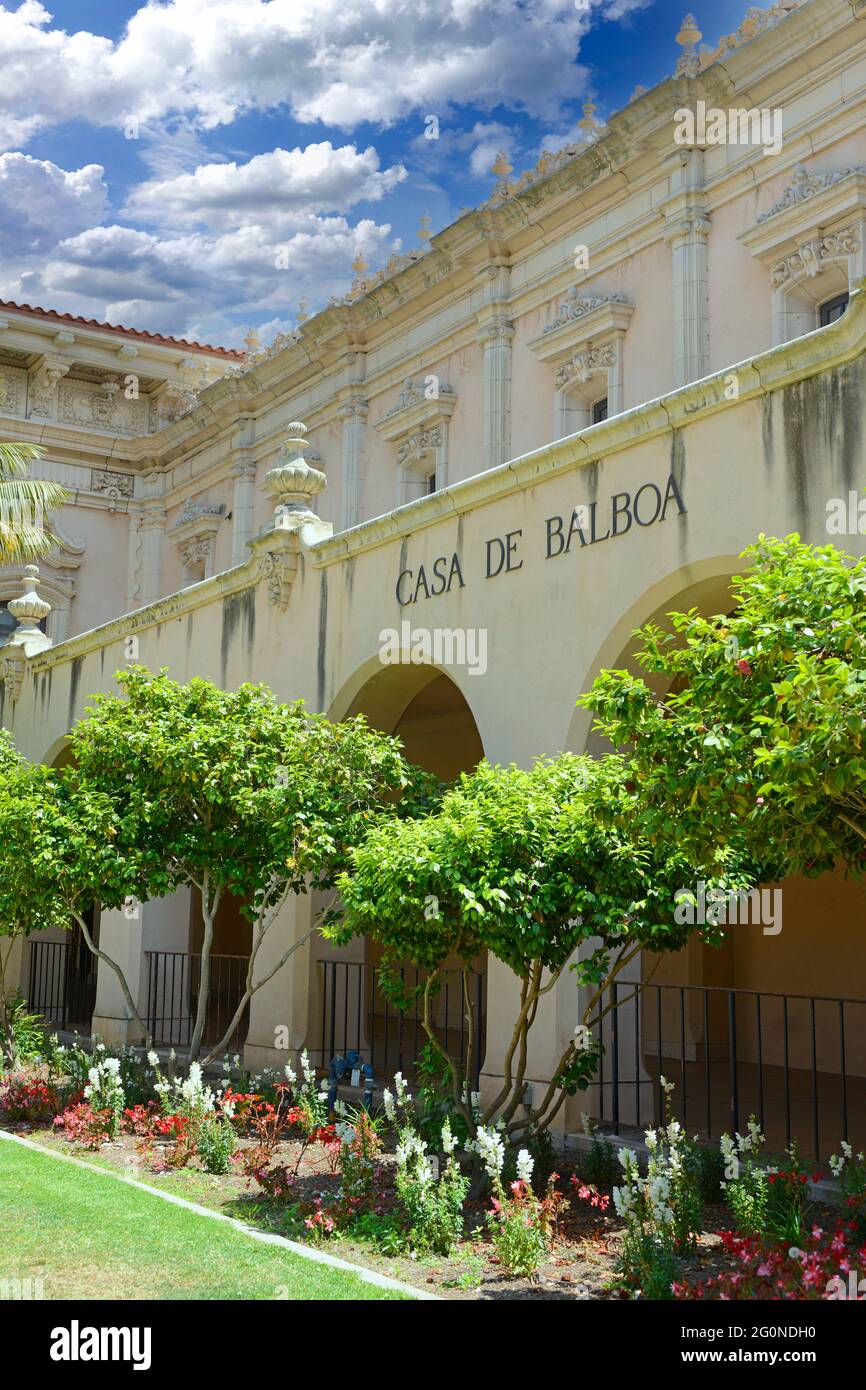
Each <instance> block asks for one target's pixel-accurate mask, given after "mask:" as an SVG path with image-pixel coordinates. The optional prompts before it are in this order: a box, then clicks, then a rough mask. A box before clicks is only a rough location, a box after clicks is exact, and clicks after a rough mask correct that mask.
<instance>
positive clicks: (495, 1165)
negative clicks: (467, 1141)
mask: <svg viewBox="0 0 866 1390" xmlns="http://www.w3.org/2000/svg"><path fill="white" fill-rule="evenodd" d="M472 1147H473V1148H474V1149H475V1150H476V1152H477V1153H478V1155H479V1157H480V1158H481V1162H482V1163H483V1164H484V1170H485V1172H486V1173H487V1176H488V1177H489V1178H493V1179H494V1180H495V1179H498V1178H500V1177H501V1175H502V1168H503V1165H504V1163H505V1145H504V1144H503V1142H502V1136H501V1135H500V1134H498V1133H497V1131H496V1130H495V1129H485V1128H484V1126H483V1125H479V1126H478V1129H477V1131H476V1134H475V1142H474V1144H473V1145H472Z"/></svg>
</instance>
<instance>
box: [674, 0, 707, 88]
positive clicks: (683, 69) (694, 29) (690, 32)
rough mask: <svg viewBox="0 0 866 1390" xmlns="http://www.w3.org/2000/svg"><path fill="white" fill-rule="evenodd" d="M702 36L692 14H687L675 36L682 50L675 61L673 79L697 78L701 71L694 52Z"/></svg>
mask: <svg viewBox="0 0 866 1390" xmlns="http://www.w3.org/2000/svg"><path fill="white" fill-rule="evenodd" d="M702 38H703V35H702V33H701V31H700V29H699V28H698V23H697V20H696V19H695V17H694V15H693V14H687V15H686V17H685V19H684V20H683V22H682V24H681V25H680V31H679V33H678V34H677V40H676V41H677V43H678V44H679V45H680V47H681V48H682V50H683V51H682V53H681V54H680V56H679V58H678V59H677V65H676V68H675V69H674V76H675V77H697V76H698V73H699V72H700V70H701V60H700V58H699V57H698V54H697V52H696V50H697V46H698V44H699V43H700V41H701V39H702Z"/></svg>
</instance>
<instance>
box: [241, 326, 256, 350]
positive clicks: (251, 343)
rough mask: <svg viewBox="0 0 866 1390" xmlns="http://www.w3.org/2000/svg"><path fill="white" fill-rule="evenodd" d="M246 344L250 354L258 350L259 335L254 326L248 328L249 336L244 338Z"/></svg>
mask: <svg viewBox="0 0 866 1390" xmlns="http://www.w3.org/2000/svg"><path fill="white" fill-rule="evenodd" d="M244 346H245V348H246V350H247V352H248V353H249V354H250V355H252V353H254V352H258V350H259V335H258V333H257V332H256V330H255V329H254V328H248V329H247V336H246V337H245V338H244Z"/></svg>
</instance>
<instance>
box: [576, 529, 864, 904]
mask: <svg viewBox="0 0 866 1390" xmlns="http://www.w3.org/2000/svg"><path fill="white" fill-rule="evenodd" d="M744 558H745V559H748V560H749V561H750V564H749V568H748V569H747V570H746V571H745V573H744V574H742V575H740V576H737V577H736V578H735V579H734V580H733V581H732V609H733V611H732V613H731V615H730V616H727V615H720V616H715V617H709V618H704V617H701V615H700V614H699V613H698V612H697V611H696V610H694V609H692V610H690V611H689V612H688V613H672V614H670V615H669V617H670V622H671V630H663V629H661V628H659V627H658V626H656V625H653V624H648V625H647V626H645V627H643V628H641V629H640V630H639V632H638V634H637V636H638V637H639V639H640V640H641V642H642V648H641V650H640V651H639V653H638V657H637V659H638V661H639V663H640V665H641V666H642V668H643V670H644V671H645V672H646V673H647V675H648V676H649V677H651V678H652V680H653V685H654V686H655V687H656V688H655V689H653V688H651V686H650V685H649V684H648V683H647V681H645V680H643V679H642V678H641V677H640V676H633V675H630V674H629V673H628V672H626V671H603V672H602V673H601V675H600V676H599V677H598V679H597V680H596V681H595V683H594V685H593V687H592V689H591V690H590V692H589V693H588V694H587V695H586V696H584V697H583V698H582V701H581V703H583V704H585V705H587V706H588V707H589V708H590V709H592V710H594V711H595V712H596V714H597V716H598V717H597V722H596V728H597V729H598V730H600V731H601V732H602V733H604V734H605V735H607V737H608V738H609V739H611V740H612V742H613V743H614V744H615V745H616V746H618V747H620V748H624V749H626V750H627V752H628V760H629V765H630V768H631V777H632V778H633V779H634V783H635V784H636V785H639V803H640V807H639V810H640V818H641V822H642V824H643V827H644V829H645V831H646V833H647V834H648V835H649V836H650V838H651V839H652V840H653V841H654V842H655V843H657V844H662V843H665V844H672V843H677V844H678V845H679V846H680V847H681V848H682V849H683V850H684V851H686V852H687V853H688V854H689V856H690V858H691V859H692V861H693V862H695V863H700V862H713V861H714V862H716V863H719V862H721V861H722V860H723V859H724V856H725V855H726V854H728V853H730V851H731V850H732V849H734V850H739V851H742V850H744V849H745V851H746V852H748V853H749V854H750V855H751V856H752V857H753V858H754V859H755V860H756V861H757V862H758V863H759V864H761V865H762V877H763V878H764V880H765V881H767V880H768V879H772V878H779V877H783V876H785V875H786V874H792V873H804V874H813V875H814V874H819V873H822V872H824V871H825V870H828V869H831V868H833V867H834V865H835V864H837V863H838V862H840V861H841V862H842V863H844V864H845V865H847V866H848V867H849V868H850V869H852V870H854V871H855V872H858V873H859V872H862V871H863V869H864V867H866V560H854V559H852V558H851V557H850V556H847V555H845V554H844V553H843V552H841V551H840V550H838V549H837V548H836V547H835V546H832V545H826V546H813V545H807V544H805V543H804V542H803V541H801V540H800V538H799V537H798V536H796V535H792V536H788V537H786V538H785V539H784V540H778V539H773V538H768V537H765V536H760V537H759V539H758V541H757V543H756V544H755V545H753V546H751V547H749V549H748V550H746V551H745V552H744ZM659 686H662V687H664V689H663V690H662V692H661V693H658V687H659Z"/></svg>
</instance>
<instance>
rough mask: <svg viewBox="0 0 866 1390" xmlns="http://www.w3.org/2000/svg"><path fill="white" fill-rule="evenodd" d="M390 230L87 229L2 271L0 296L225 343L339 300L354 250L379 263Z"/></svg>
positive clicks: (314, 221) (338, 226)
mask: <svg viewBox="0 0 866 1390" xmlns="http://www.w3.org/2000/svg"><path fill="white" fill-rule="evenodd" d="M390 230H391V229H390V227H389V226H388V225H387V224H383V225H380V224H377V223H375V222H373V221H370V220H368V219H365V220H363V221H361V222H359V223H358V224H357V225H356V226H351V225H350V224H349V223H348V222H347V221H346V219H345V218H343V217H328V218H324V217H317V216H316V215H314V214H312V213H310V214H307V215H306V217H305V218H304V225H303V226H302V227H301V228H300V229H299V230H297V231H296V232H295V233H294V234H293V235H292V236H290V237H288V238H286V239H285V240H284V241H283V242H282V243H280V244H277V243H275V241H274V238H273V237H272V236H271V235H269V234H268V233H267V232H265V231H264V229H263V228H261V227H258V226H250V227H245V228H240V229H238V230H236V231H232V232H226V233H223V234H221V235H215V236H214V235H209V234H205V233H199V232H191V233H186V234H182V235H178V236H174V237H166V236H162V237H161V236H158V235H154V234H153V233H150V232H145V231H141V230H139V229H136V228H133V227H122V226H117V225H113V226H106V227H93V228H90V229H89V230H87V231H84V232H80V233H79V234H78V235H76V236H72V237H67V238H65V239H64V240H61V241H60V242H58V244H57V245H56V246H55V247H54V248H53V251H52V252H51V253H50V254H49V255H48V256H40V257H30V258H28V259H27V260H25V261H23V262H22V263H20V264H19V265H18V267H17V273H16V274H15V276H14V277H13V278H12V279H11V280H10V278H9V277H10V270H11V268H10V267H9V266H8V265H4V267H3V272H2V274H0V289H2V297H4V298H11V299H19V300H21V299H23V300H25V301H26V302H27V303H31V304H33V303H35V304H43V305H48V306H50V307H52V308H57V309H63V310H66V311H68V312H71V313H80V314H86V315H88V316H94V317H100V318H105V319H106V320H107V321H108V322H109V323H123V324H126V325H127V326H132V327H136V328H145V329H150V330H151V331H159V332H162V333H173V334H176V335H177V336H182V337H198V338H201V337H205V338H206V339H207V341H210V342H214V341H216V342H222V343H225V344H227V345H229V346H231V345H233V344H235V343H236V342H238V341H239V340H240V337H242V336H243V329H242V327H240V328H239V327H238V322H239V320H240V319H242V320H243V322H244V323H245V322H246V321H247V319H249V320H253V319H256V320H258V319H261V317H262V315H263V314H265V315H268V316H269V317H271V318H280V319H284V318H285V317H286V315H287V313H293V312H294V310H295V309H296V307H297V304H298V301H299V300H300V299H301V297H302V296H306V297H307V299H308V300H309V301H310V303H311V305H312V306H313V307H318V306H321V305H322V304H323V303H326V302H327V300H328V299H329V298H330V296H331V295H334V294H342V293H345V291H346V289H347V287H348V284H349V281H350V279H351V275H352V271H351V262H352V258H353V256H354V255H355V251H356V249H357V248H358V247H359V246H360V247H361V248H362V249H363V251H364V254H365V256H366V258H367V259H368V260H369V261H370V262H371V263H378V262H380V261H381V260H382V259H383V258H385V257H387V255H388V253H389V250H390V248H391V240H390ZM278 253H279V264H277V258H278ZM263 341H266V339H263Z"/></svg>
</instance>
